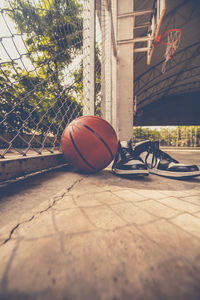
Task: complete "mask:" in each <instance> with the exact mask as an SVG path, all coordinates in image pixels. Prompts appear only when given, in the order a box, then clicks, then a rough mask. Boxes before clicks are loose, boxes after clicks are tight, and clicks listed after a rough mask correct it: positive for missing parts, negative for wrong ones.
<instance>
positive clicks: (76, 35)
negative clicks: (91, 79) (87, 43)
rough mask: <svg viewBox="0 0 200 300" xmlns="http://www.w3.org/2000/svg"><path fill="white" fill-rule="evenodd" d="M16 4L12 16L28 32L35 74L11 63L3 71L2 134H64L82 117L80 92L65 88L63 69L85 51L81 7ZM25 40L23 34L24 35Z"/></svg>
mask: <svg viewBox="0 0 200 300" xmlns="http://www.w3.org/2000/svg"><path fill="white" fill-rule="evenodd" d="M35 3H37V2H35V1H25V0H12V1H11V2H10V4H11V8H12V9H11V10H8V14H9V16H10V18H11V19H12V20H13V21H14V23H15V25H16V29H17V31H18V32H19V33H23V34H25V39H24V42H25V45H26V49H27V53H26V56H27V58H28V59H29V60H31V62H32V64H33V66H34V67H35V68H34V69H33V71H29V70H27V69H23V68H20V67H18V66H17V65H15V64H14V63H13V62H12V63H10V64H5V65H1V70H0V88H1V90H2V92H1V99H0V111H1V113H0V122H1V132H16V131H20V132H41V133H45V132H47V133H53V134H57V133H58V132H59V134H61V133H62V131H63V129H64V127H65V125H66V124H67V123H68V122H69V121H71V120H72V118H75V117H77V116H79V115H80V114H81V111H82V104H81V103H80V101H79V99H77V98H76V95H78V93H80V90H81V86H77V90H76V93H74V92H72V90H71V88H66V86H65V83H64V75H63V74H64V71H65V69H66V67H67V66H69V65H70V64H71V63H72V61H73V60H74V58H75V56H76V55H79V54H80V51H81V47H82V17H81V13H82V6H81V5H80V4H79V3H78V2H77V1H76V0H44V1H43V4H42V6H41V5H40V4H39V3H40V2H38V4H37V5H36V4H35ZM23 38H24V35H23Z"/></svg>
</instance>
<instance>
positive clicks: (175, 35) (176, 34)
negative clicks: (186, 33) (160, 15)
mask: <svg viewBox="0 0 200 300" xmlns="http://www.w3.org/2000/svg"><path fill="white" fill-rule="evenodd" d="M180 39H181V29H170V30H168V31H166V32H165V33H164V34H162V35H159V36H157V37H156V39H155V44H160V45H166V51H165V61H164V63H163V66H162V73H165V71H166V64H167V62H168V61H169V60H170V59H171V58H172V56H173V55H174V53H175V52H176V50H177V48H178V47H179V44H180Z"/></svg>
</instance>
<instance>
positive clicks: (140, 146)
mask: <svg viewBox="0 0 200 300" xmlns="http://www.w3.org/2000/svg"><path fill="white" fill-rule="evenodd" d="M150 143H151V142H150V141H149V140H146V141H142V142H138V143H135V150H136V151H139V152H143V151H145V150H147V148H148V147H149V145H150Z"/></svg>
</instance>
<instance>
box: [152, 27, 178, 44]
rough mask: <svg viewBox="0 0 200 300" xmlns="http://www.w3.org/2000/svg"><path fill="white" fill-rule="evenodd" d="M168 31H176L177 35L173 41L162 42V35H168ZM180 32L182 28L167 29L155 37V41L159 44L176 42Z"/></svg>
mask: <svg viewBox="0 0 200 300" xmlns="http://www.w3.org/2000/svg"><path fill="white" fill-rule="evenodd" d="M170 32H178V33H179V35H178V36H177V39H176V40H175V41H172V42H163V41H162V39H163V37H165V36H166V35H168V33H170ZM181 33H182V30H181V29H180V28H173V29H169V30H167V31H166V32H165V33H164V34H161V35H158V36H157V37H156V39H155V43H157V44H160V45H173V44H175V43H177V41H179V40H180V38H181Z"/></svg>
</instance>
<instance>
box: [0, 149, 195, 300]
mask: <svg viewBox="0 0 200 300" xmlns="http://www.w3.org/2000/svg"><path fill="white" fill-rule="evenodd" d="M172 152H173V153H172ZM172 152H171V153H169V152H168V153H169V154H171V155H173V156H174V157H175V158H177V159H179V158H180V160H181V161H182V162H185V163H186V162H192V161H193V162H195V163H199V162H200V151H187V150H183V151H180V150H178V151H175V152H174V151H172ZM0 195H1V200H0V299H3V300H7V299H20V300H21V299H23V300H25V299H42V300H43V299H45V300H46V299H53V300H57V299H58V300H60V299H63V300H64V299H65V300H129V299H131V300H132V299H133V300H137V299H140V300H143V299H144V300H151V299H155V300H158V299H161V300H162V299H173V300H179V299H181V300H182V299H184V300H197V299H200V177H198V178H194V179H191V180H173V179H168V178H163V177H159V176H155V175H150V176H149V177H145V178H141V177H140V178H135V179H124V178H120V177H116V176H114V175H112V173H111V171H110V166H109V167H108V168H107V169H105V170H103V171H101V172H100V173H99V174H95V175H87V176H86V175H80V174H77V173H73V172H71V171H70V170H66V169H60V170H56V171H53V172H49V173H46V174H42V175H37V176H34V177H31V178H28V179H26V180H24V181H21V182H19V183H16V184H12V185H10V186H8V187H5V188H3V189H1V194H0Z"/></svg>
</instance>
